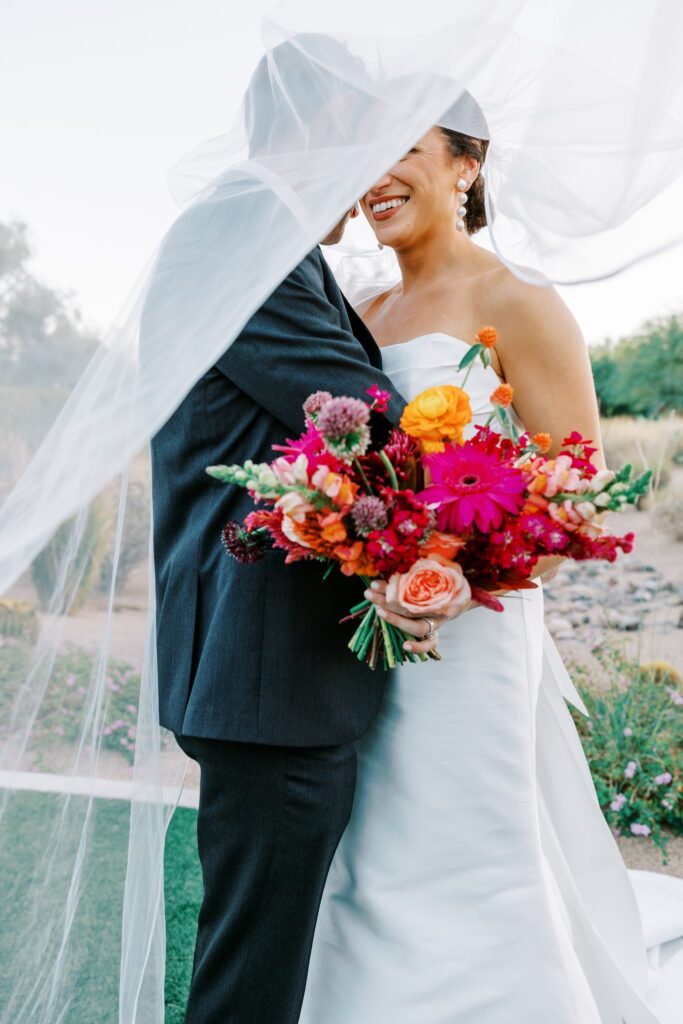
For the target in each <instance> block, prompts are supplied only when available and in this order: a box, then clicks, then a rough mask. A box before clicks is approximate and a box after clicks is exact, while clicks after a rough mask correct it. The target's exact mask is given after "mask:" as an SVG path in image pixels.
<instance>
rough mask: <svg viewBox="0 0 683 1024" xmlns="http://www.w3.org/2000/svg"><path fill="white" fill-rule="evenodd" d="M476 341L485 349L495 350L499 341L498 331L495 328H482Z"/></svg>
mask: <svg viewBox="0 0 683 1024" xmlns="http://www.w3.org/2000/svg"><path fill="white" fill-rule="evenodd" d="M476 339H477V341H478V342H479V344H480V345H483V346H484V348H493V346H494V345H495V344H496V342H497V341H498V331H497V330H496V328H495V327H490V326H487V327H482V328H480V329H479V331H477V334H476Z"/></svg>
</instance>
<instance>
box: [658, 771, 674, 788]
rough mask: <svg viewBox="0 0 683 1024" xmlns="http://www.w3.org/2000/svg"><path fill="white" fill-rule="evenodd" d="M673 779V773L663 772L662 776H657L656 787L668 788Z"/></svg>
mask: <svg viewBox="0 0 683 1024" xmlns="http://www.w3.org/2000/svg"><path fill="white" fill-rule="evenodd" d="M672 778H673V775H672V774H671V772H662V773H661V775H655V778H654V783H655V786H668V785H669V783H670V782H671V780H672Z"/></svg>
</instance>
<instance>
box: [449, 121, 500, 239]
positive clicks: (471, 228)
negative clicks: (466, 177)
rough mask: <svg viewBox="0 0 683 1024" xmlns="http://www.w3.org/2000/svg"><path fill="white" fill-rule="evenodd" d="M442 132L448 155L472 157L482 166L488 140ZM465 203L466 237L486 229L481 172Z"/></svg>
mask: <svg viewBox="0 0 683 1024" xmlns="http://www.w3.org/2000/svg"><path fill="white" fill-rule="evenodd" d="M439 130H440V131H441V132H443V134H444V137H445V139H446V142H447V143H448V148H449V150H450V153H451V155H452V156H454V157H458V156H472V157H474V159H475V160H478V161H479V164H480V165H482V164H483V163H484V160H485V159H486V153H487V151H488V148H489V142H488V139H474V138H472V136H471V135H463V134H462V132H456V131H454V130H453V129H452V128H443V127H442V126H441V125H439ZM467 196H468V198H467V202H466V203H465V210H466V211H467V212H466V214H465V230H466V231H467V234H468V235H474V234H476V232H477V231H481V229H482V228H485V227H486V223H487V222H486V207H485V205H484V179H483V177H482V174H481V170H480V171H479V174H477V177H476V178H475V179H474V181H473V182H472V184H471V185H470V187H469V188H468V190H467Z"/></svg>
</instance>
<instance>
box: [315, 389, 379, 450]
mask: <svg viewBox="0 0 683 1024" xmlns="http://www.w3.org/2000/svg"><path fill="white" fill-rule="evenodd" d="M369 419H370V410H369V409H368V407H367V405H366V404H365V402H361V400H360V399H359V398H346V397H341V398H332V399H330V401H329V402H326V403H325V406H324V408H323V409H321V410H320V415H319V417H318V430H319V431H320V433H321V434H324V436H325V437H327V438H331V439H332V440H333V441H342V440H343V439H344V438H345V437H347V436H348V435H349V434H357V433H358V432H359V431H360V430H362V428H363V427H364V426H367V423H368V420H369Z"/></svg>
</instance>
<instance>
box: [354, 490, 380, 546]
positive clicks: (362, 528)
mask: <svg viewBox="0 0 683 1024" xmlns="http://www.w3.org/2000/svg"><path fill="white" fill-rule="evenodd" d="M351 518H352V519H353V525H354V526H355V527H356V530H357V531H358V533H359V534H360V535H361V537H367V535H368V534H369V533H372V531H373V530H383V529H384V527H385V526H386V525H387V521H388V519H387V507H386V505H385V504H384V502H383V501H382V499H381V498H376V497H374V495H371V494H367V495H363V497H361V498H359V499H358V501H357V502H356V504H355V505H354V506H353V508H352V509H351Z"/></svg>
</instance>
